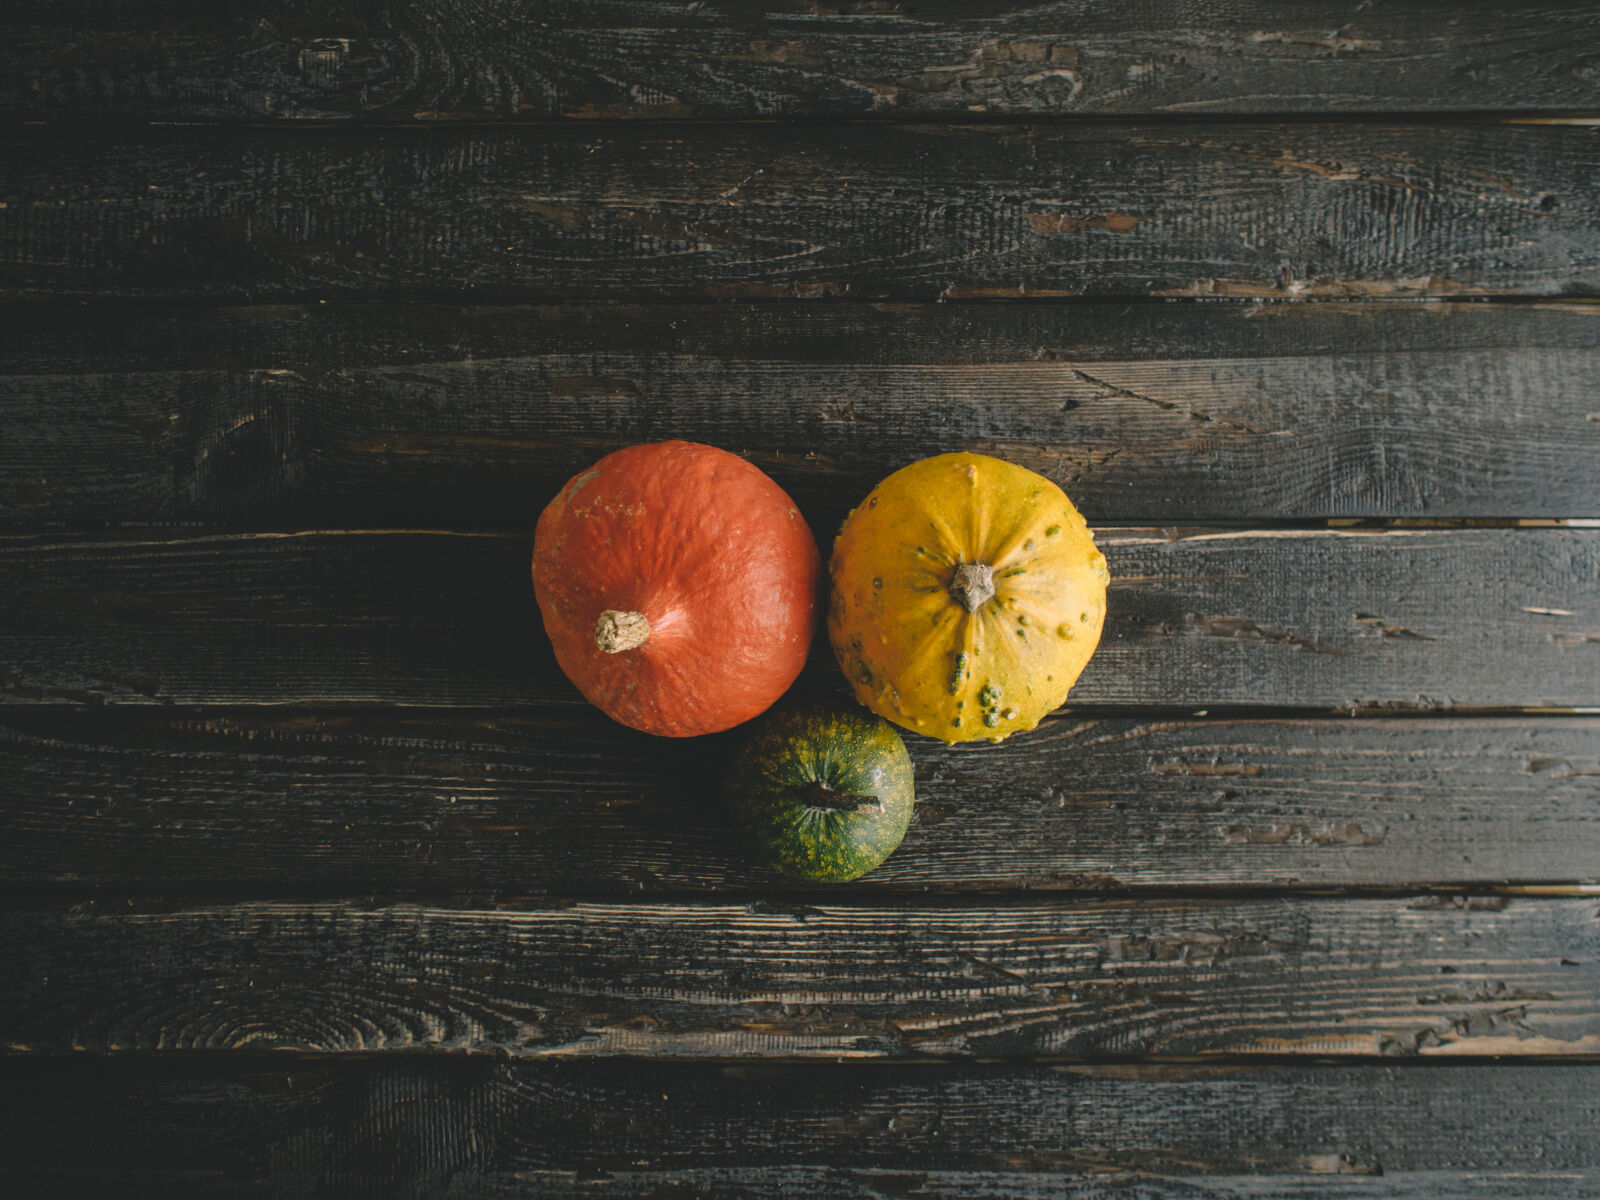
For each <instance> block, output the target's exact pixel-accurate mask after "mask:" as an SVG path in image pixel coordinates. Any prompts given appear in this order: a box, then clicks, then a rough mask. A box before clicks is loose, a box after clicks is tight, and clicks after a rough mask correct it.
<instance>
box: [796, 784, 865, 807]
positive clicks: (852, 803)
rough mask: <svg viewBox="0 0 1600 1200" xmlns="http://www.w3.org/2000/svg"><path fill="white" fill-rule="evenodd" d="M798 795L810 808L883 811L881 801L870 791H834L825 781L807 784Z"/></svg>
mask: <svg viewBox="0 0 1600 1200" xmlns="http://www.w3.org/2000/svg"><path fill="white" fill-rule="evenodd" d="M800 795H801V798H802V799H804V800H805V802H806V803H807V804H809V805H810V806H811V807H812V808H831V809H835V810H836V811H838V812H882V811H883V802H882V801H880V800H879V799H878V798H877V797H876V796H874V795H871V794H870V793H869V794H866V795H863V794H861V793H859V792H836V791H834V790H833V789H832V788H831V787H829V786H828V785H827V784H825V783H813V784H809V785H807V786H806V787H803V788H801V789H800Z"/></svg>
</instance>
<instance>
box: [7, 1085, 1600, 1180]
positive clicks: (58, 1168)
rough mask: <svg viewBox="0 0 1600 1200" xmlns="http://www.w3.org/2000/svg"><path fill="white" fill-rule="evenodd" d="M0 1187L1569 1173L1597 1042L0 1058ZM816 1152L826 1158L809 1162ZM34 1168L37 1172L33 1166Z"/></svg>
mask: <svg viewBox="0 0 1600 1200" xmlns="http://www.w3.org/2000/svg"><path fill="white" fill-rule="evenodd" d="M0 1084H3V1085H4V1086H6V1087H7V1088H8V1090H10V1091H11V1092H12V1094H14V1095H26V1096H27V1098H28V1103H27V1105H26V1107H25V1108H19V1109H18V1110H17V1111H16V1112H14V1113H13V1114H12V1116H11V1119H10V1120H8V1121H7V1122H6V1123H5V1125H4V1126H0V1183H6V1184H9V1185H10V1187H11V1190H12V1193H13V1194H15V1195H29V1196H33V1195H39V1194H49V1195H74V1194H78V1192H77V1190H76V1189H82V1194H85V1195H89V1194H92V1195H95V1196H99V1197H104V1196H118V1197H120V1196H126V1195H162V1196H206V1197H209V1196H227V1197H232V1196H263V1195H271V1196H284V1197H300V1196H306V1197H309V1196H327V1195H339V1196H373V1197H393V1196H451V1197H485V1198H488V1197H507V1198H509V1197H543V1196H556V1197H578V1196H587V1197H623V1196H637V1197H654V1198H656V1200H667V1198H669V1197H685V1198H687V1197H707V1198H710V1197H724V1196H727V1197H734V1196H739V1197H747V1196H748V1197H788V1196H802V1197H806V1198H808V1200H809V1198H810V1197H825V1198H830V1200H831V1198H834V1197H843V1198H846V1200H888V1198H890V1197H934V1196H950V1197H959V1198H961V1200H979V1198H980V1197H989V1198H1002V1197H1003V1198H1011V1197H1016V1198H1018V1200H1021V1198H1024V1197H1027V1198H1030V1200H1031V1198H1039V1200H1042V1198H1044V1197H1061V1196H1068V1195H1070V1196H1074V1197H1085V1198H1092V1200H1110V1198H1113V1197H1120V1198H1124V1200H1125V1198H1127V1197H1130V1196H1133V1197H1140V1198H1141V1200H1150V1198H1156V1200H1223V1198H1239V1200H1243V1198H1245V1197H1249V1198H1250V1200H1268V1198H1269V1197H1279V1198H1288V1197H1303V1196H1317V1197H1322V1196H1337V1197H1342V1198H1344V1200H1357V1198H1359V1200H1375V1198H1378V1197H1387V1198H1394V1197H1416V1198H1418V1200H1423V1198H1426V1200H1451V1198H1457V1197H1472V1198H1474V1200H1480V1198H1481V1200H1503V1198H1507V1197H1517V1198H1528V1200H1534V1198H1538V1200H1567V1198H1571V1200H1579V1198H1587V1197H1591V1196H1593V1195H1594V1193H1595V1190H1596V1188H1597V1187H1600V1154H1597V1151H1596V1146H1597V1145H1600V1139H1597V1137H1596V1133H1597V1123H1600V1107H1597V1101H1596V1096H1597V1094H1600V1086H1597V1085H1600V1068H1596V1067H1593V1066H1586V1065H1585V1066H1579V1065H1563V1066H1544V1067H1529V1066H1522V1065H1507V1066H1502V1067H1485V1066H1478V1065H1449V1066H1443V1065H1433V1064H1428V1065H1422V1064H1409V1065H1387V1064H1386V1065H1381V1066H1362V1067H1352V1066H1348V1065H1337V1066H1315V1067H1313V1066H1295V1065H1282V1066H1279V1065H1274V1066H1261V1067H1241V1066H1233V1065H1230V1066H1226V1067H1224V1066H1183V1065H1169V1066H1161V1067H1131V1066H1118V1067H1082V1066H1079V1067H1019V1066H1004V1067H996V1066H977V1065H958V1066H934V1065H929V1066H918V1067H912V1068H898V1067H894V1066H887V1065H883V1064H869V1065H843V1066H841V1065H828V1066H817V1065H810V1064H791V1065H783V1066H779V1065H766V1066H761V1067H755V1068H752V1067H743V1066H717V1065H711V1064H700V1063H672V1064H668V1063H626V1064H618V1063H595V1062H589V1063H583V1064H554V1063H519V1062H505V1061H485V1060H482V1059H471V1060H466V1061H462V1060H449V1061H440V1060H438V1059H432V1060H429V1059H418V1058H416V1057H410V1058H403V1059H402V1058H394V1057H391V1058H387V1059H378V1060H374V1059H366V1060H350V1059H346V1060H342V1061H304V1060H294V1059H291V1060H289V1061H287V1062H284V1061H279V1062H274V1063H266V1062H263V1061H261V1060H260V1059H259V1058H252V1059H245V1060H244V1061H239V1060H238V1059H237V1058H235V1059H232V1060H228V1061H221V1062H219V1061H217V1060H215V1059H212V1060H209V1061H200V1060H196V1059H192V1058H183V1057H180V1058H177V1059H175V1060H174V1059H171V1058H168V1059H165V1060H153V1059H151V1058H148V1057H146V1058H144V1059H142V1060H138V1061H134V1060H130V1059H128V1058H126V1057H122V1058H114V1059H110V1060H98V1061H97V1060H90V1059H87V1058H82V1057H80V1058H77V1059H73V1060H67V1061H62V1060H50V1061H41V1060H35V1059H21V1060H19V1059H11V1060H8V1061H5V1062H0ZM820 1164H829V1165H820ZM41 1181H44V1182H47V1183H48V1184H49V1185H50V1187H49V1189H48V1190H47V1191H46V1192H43V1193H41V1192H39V1191H36V1190H35V1188H37V1187H38V1186H39V1184H40V1183H41Z"/></svg>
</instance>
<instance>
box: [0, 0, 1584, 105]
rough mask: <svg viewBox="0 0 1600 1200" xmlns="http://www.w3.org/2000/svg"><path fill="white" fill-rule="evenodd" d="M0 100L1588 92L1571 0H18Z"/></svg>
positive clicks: (968, 101)
mask: <svg viewBox="0 0 1600 1200" xmlns="http://www.w3.org/2000/svg"><path fill="white" fill-rule="evenodd" d="M3 29H4V32H5V35H6V37H5V50H4V53H0V66H3V68H4V70H3V71H0V79H3V80H4V84H3V86H0V115H3V116H4V117H7V118H11V119H16V118H18V117H25V118H29V119H46V120H98V119H110V120H130V119H131V120H179V121H193V120H263V119H290V120H319V119H331V120H347V119H351V118H365V119H369V120H370V119H378V120H434V119H445V120H448V119H461V118H464V117H469V118H498V119H518V118H535V119H537V118H550V117H587V118H594V117H676V118H685V117H696V116H700V117H708V116H709V117H771V116H808V117H818V116H821V117H849V116H862V115H889V116H895V115H899V116H913V117H915V116H929V115H953V116H969V115H971V114H973V113H987V114H994V115H1009V116H1034V115H1055V114H1061V113H1079V112H1086V113H1140V112H1190V111H1197V110H1198V111H1202V112H1243V113H1251V112H1255V113H1270V112H1284V113H1308V112H1326V111H1330V110H1332V111H1339V110H1343V111H1346V112H1349V111H1352V110H1356V111H1360V110H1367V111H1381V110H1390V111H1414V112H1435V111H1460V110H1480V111H1481V110H1491V109H1495V110H1502V111H1506V110H1511V111H1515V110H1527V109H1537V108H1562V107H1566V108H1571V107H1593V106H1594V104H1595V101H1596V98H1597V96H1600V75H1597V74H1596V70H1595V64H1594V59H1593V56H1592V54H1590V53H1589V51H1590V50H1591V48H1592V46H1593V44H1594V42H1595V41H1596V39H1597V38H1600V19H1597V18H1596V15H1595V11H1594V8H1593V6H1592V5H1589V4H1585V3H1583V2H1582V0H1544V2H1542V3H1535V4H1529V5H1526V6H1522V7H1519V8H1518V9H1517V10H1516V13H1515V17H1514V19H1507V14H1506V13H1505V11H1504V10H1503V9H1502V8H1498V7H1496V6H1494V5H1490V4H1484V3H1469V4H1452V5H1442V4H1409V5H1404V6H1396V5H1371V4H1363V3H1357V2H1356V0H1323V2H1321V3H1311V2H1309V0H1298V2H1296V3H1270V2H1268V0H1234V2H1232V3H1229V4H1227V5H1217V4H1212V3H1203V2H1201V0H1183V2H1180V3H1175V4H1161V5H1143V6H1113V7H1107V6H1104V5H1099V4H1093V3H1090V2H1088V0H1068V2H1067V3H1045V2H1044V0H1004V2H1001V0H968V2H966V3H959V4H957V3H948V2H940V3H933V4H916V5H904V6H903V5H891V4H868V5H841V6H835V7H833V8H831V9H828V8H819V7H818V6H815V5H810V4H803V3H798V2H797V0H716V2H715V3H711V4H687V3H650V4H638V3H620V2H617V0H549V2H545V3H537V4H529V3H516V2H514V0H444V2H443V3H424V2H423V0H402V2H399V3H393V4H384V5H375V4H370V3H364V2H361V0H342V2H338V3H332V4H308V3H304V2H302V0H250V2H248V3H242V4H232V5H228V6H225V7H222V8H219V7H217V6H215V5H211V4H205V3H198V2H197V0H143V2H141V3H137V4H130V3H126V2H116V0H82V2H80V3H75V4H71V5H65V4H60V3H48V2H46V0H14V2H13V3H12V5H11V6H10V8H9V10H8V13H7V16H6V18H5V21H4V25H3Z"/></svg>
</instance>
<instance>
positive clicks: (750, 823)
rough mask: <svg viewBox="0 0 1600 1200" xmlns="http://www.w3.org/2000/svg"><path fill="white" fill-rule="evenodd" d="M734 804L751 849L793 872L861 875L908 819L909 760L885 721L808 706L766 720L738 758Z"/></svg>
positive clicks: (732, 779)
mask: <svg viewBox="0 0 1600 1200" xmlns="http://www.w3.org/2000/svg"><path fill="white" fill-rule="evenodd" d="M727 788H728V800H729V804H730V806H731V809H732V812H733V817H734V821H735V823H736V825H737V826H738V827H739V829H740V831H741V832H742V833H743V835H744V838H745V840H746V843H747V844H748V845H749V847H750V849H751V851H752V852H753V853H754V854H755V855H756V856H757V857H758V858H759V859H760V860H761V861H762V862H764V863H766V864H767V865H769V866H772V867H775V868H777V869H778V870H780V871H782V872H784V873H785V874H788V875H794V876H796V877H798V878H800V879H809V880H813V881H816V882H821V883H844V882H846V881H847V880H851V879H858V878H860V877H861V876H862V875H865V874H866V873H867V872H868V871H871V870H873V869H874V868H875V867H877V866H879V865H880V864H881V863H882V862H883V860H884V859H886V858H888V857H889V855H891V854H893V853H894V850H895V847H896V846H898V845H899V844H900V841H901V839H902V838H904V837H905V833H906V826H908V825H909V824H910V823H911V809H912V805H913V803H914V795H915V793H914V788H913V784H912V772H911V756H910V755H909V754H907V753H906V747H905V743H904V742H902V741H901V740H900V735H899V734H897V733H896V732H895V731H894V729H893V727H892V726H890V725H889V723H888V722H887V721H884V720H883V719H882V718H880V717H875V716H873V715H872V714H870V713H868V712H865V711H863V710H861V709H857V708H852V707H846V706H844V705H840V704H832V703H824V702H809V703H802V704H799V705H795V706H792V707H788V708H783V709H779V710H777V711H775V712H772V713H769V714H767V716H766V717H764V718H763V719H762V720H761V722H760V723H759V725H758V727H757V728H756V730H755V732H754V733H753V734H752V735H751V737H750V738H749V740H748V741H746V743H745V745H744V746H743V748H742V749H741V750H740V751H739V753H738V754H737V755H736V757H735V759H734V762H733V767H732V769H731V770H730V771H729V773H728V781H727Z"/></svg>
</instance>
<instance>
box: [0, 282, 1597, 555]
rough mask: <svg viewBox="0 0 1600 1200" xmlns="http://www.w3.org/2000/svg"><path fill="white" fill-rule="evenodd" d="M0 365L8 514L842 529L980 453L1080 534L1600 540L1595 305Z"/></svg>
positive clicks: (306, 341) (864, 320)
mask: <svg viewBox="0 0 1600 1200" xmlns="http://www.w3.org/2000/svg"><path fill="white" fill-rule="evenodd" d="M8 319H9V321H10V325H9V331H10V334H11V336H10V337H9V338H8V339H7V341H6V346H5V347H4V348H0V427H3V428H4V429H5V431H6V435H5V437H4V438H0V519H3V520H4V521H6V522H7V523H8V524H9V526H10V528H11V529H13V530H16V529H19V528H26V527H29V526H32V527H34V528H40V527H49V526H63V525H65V526H74V525H76V526H80V527H82V526H85V525H88V524H90V523H112V524H121V525H139V524H153V523H174V522H186V523H196V524H201V525H204V526H208V527H213V528H217V527H221V528H252V527H254V528H280V529H281V528H295V527H301V528H307V527H311V528H325V527H328V526H333V525H348V526H352V527H356V528H386V527H387V528H430V527H431V528H452V529H496V528H499V529H506V528H510V529H520V528H525V527H526V525H527V522H528V518H529V513H530V511H531V506H532V505H533V504H534V503H536V502H538V500H539V499H540V498H543V497H547V496H551V495H554V494H555V492H556V491H557V490H558V489H559V488H560V486H561V484H562V483H564V482H565V481H566V480H567V479H569V478H570V477H572V476H573V475H575V474H577V473H578V472H579V471H581V470H583V469H585V468H586V467H588V466H589V465H590V464H591V463H592V462H593V461H594V460H595V459H596V458H598V457H599V456H600V455H602V454H605V453H609V452H610V451H612V450H616V449H620V448H621V447H623V446H625V445H630V444H632V443H634V442H639V441H651V440H658V439H666V438H672V437H681V438H686V439H688V440H691V441H702V442H709V443H712V444H714V445H720V446H724V447H728V448H731V449H733V450H735V451H738V452H741V453H743V454H744V455H745V456H746V457H748V458H749V459H751V460H752V461H754V462H756V463H757V464H758V465H760V466H761V467H762V468H763V469H764V470H766V471H767V472H768V473H770V474H771V475H772V476H773V478H775V479H776V480H777V481H778V483H779V484H780V485H782V486H783V487H784V488H785V489H787V490H788V491H789V492H790V494H791V495H793V496H794V497H795V498H796V500H798V501H799V502H800V504H801V505H802V507H804V508H805V509H807V510H808V511H810V512H812V513H815V514H819V515H821V516H822V517H823V518H824V520H825V521H828V522H830V523H831V522H832V521H833V520H836V519H837V515H838V514H840V513H842V508H841V505H842V504H848V503H849V502H850V501H851V500H853V499H854V498H857V497H860V496H864V495H866V493H867V492H868V491H869V490H870V489H871V488H872V486H873V485H874V484H875V483H876V482H877V481H878V479H879V478H881V476H882V475H883V474H884V472H885V471H886V470H887V469H888V466H889V465H890V464H894V465H898V464H900V463H903V462H910V461H913V460H915V459H917V458H920V457H924V456H927V455H931V454H938V453H943V452H945V451H949V450H955V449H964V450H973V451H977V452H980V453H988V454H995V455H998V456H1001V457H1005V458H1008V459H1011V460H1012V461H1016V462H1020V463H1023V464H1024V465H1026V466H1028V467H1030V468H1032V469H1034V470H1037V471H1040V472H1042V473H1043V474H1045V475H1047V476H1048V477H1050V478H1051V479H1053V480H1055V481H1056V482H1057V483H1058V484H1060V485H1061V486H1062V487H1063V488H1065V489H1067V491H1068V493H1069V494H1070V495H1071V496H1072V497H1073V500H1074V502H1075V503H1076V504H1077V505H1078V506H1079V508H1080V509H1082V510H1083V511H1084V512H1085V513H1087V514H1088V516H1089V518H1090V519H1091V520H1093V521H1113V520H1115V521H1163V520H1183V521H1194V520H1205V519H1226V520H1232V521H1237V520H1242V519H1282V518H1294V519H1303V518H1308V517H1309V518H1315V517H1339V516H1389V517H1394V516H1422V517H1507V516H1511V517H1582V516H1596V515H1600V489H1597V488H1596V486H1595V483H1596V480H1595V475H1596V472H1595V468H1594V463H1595V462H1596V461H1597V460H1600V413H1597V412H1596V411H1595V410H1596V408H1597V405H1600V401H1597V400H1596V397H1595V387H1594V381H1595V379H1596V378H1600V305H1590V304H1571V303H1569V304H1538V305H1522V304H1517V305H1495V306H1492V307H1489V306H1482V305H1469V304H1453V303H1452V304H1427V305H1418V304H1416V303H1412V302H1403V303H1382V302H1372V301H1367V302H1355V303H1350V302H1329V303H1324V304H1315V305H1288V304H1260V305H1232V304H1221V305H1216V304H1208V305H1189V304H1184V305H1147V304H1140V305H1102V304H1084V305H992V304H949V305H907V306H899V305H896V306H878V305H854V304H851V305H839V304H812V303H806V302H785V303H770V302H769V303H762V304H751V303H744V304H738V305H658V306H645V307H638V306H623V307H613V306H590V305H584V306H573V307H570V308H566V307H551V308H513V309H483V308H478V309H469V310H462V309H458V308H441V307H428V308H423V309H420V310H418V309H413V308H410V307H386V308H382V307H380V308H369V307H341V306H334V305H312V306H309V307H301V308H288V309H283V308H239V309H222V310H217V309H210V308H200V309H191V308H168V309H162V308H155V309H151V308H138V309H131V310H130V309H121V308H117V309H103V308H95V309H65V310H64V309H59V308H44V309H40V310H34V311H28V310H24V311H22V312H18V313H14V314H12V315H11V316H10V317H9V318H8Z"/></svg>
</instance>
